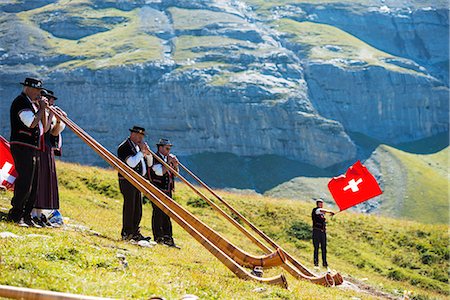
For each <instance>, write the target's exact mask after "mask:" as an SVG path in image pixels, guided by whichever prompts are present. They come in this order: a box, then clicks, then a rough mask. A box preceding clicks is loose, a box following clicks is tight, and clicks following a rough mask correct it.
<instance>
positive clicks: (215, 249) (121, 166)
mask: <svg viewBox="0 0 450 300" xmlns="http://www.w3.org/2000/svg"><path fill="white" fill-rule="evenodd" d="M50 110H52V112H53V113H54V114H55V115H56V116H57V117H58V118H60V119H61V120H62V121H63V122H64V123H65V124H66V125H67V127H69V128H70V129H71V130H72V131H73V132H74V133H75V134H76V135H78V137H80V138H81V139H82V140H83V141H84V142H85V143H86V144H88V145H89V146H90V147H91V148H92V149H93V150H94V151H95V152H97V154H99V155H100V156H101V157H102V158H103V159H104V160H105V161H106V162H108V163H109V164H110V165H111V166H112V167H113V168H115V169H116V170H117V171H118V172H119V173H120V174H122V176H123V177H124V178H125V179H126V180H128V181H129V182H130V183H131V184H132V185H133V186H135V187H136V188H137V189H139V190H140V191H141V192H142V193H143V194H144V195H145V196H146V197H147V198H148V199H149V200H150V201H152V202H153V203H154V204H155V205H156V206H158V208H160V209H161V210H162V211H163V212H164V213H166V214H167V215H168V216H169V217H171V218H172V219H173V220H174V221H175V222H177V223H178V224H179V225H180V226H181V228H183V229H184V230H186V231H187V232H188V233H189V234H190V235H191V236H192V237H193V238H195V239H196V240H197V241H198V242H199V243H201V244H202V245H203V246H204V247H205V248H206V249H207V250H208V251H209V252H210V253H211V254H213V255H214V256H215V257H216V258H217V259H219V261H220V262H222V263H223V264H224V265H225V266H226V267H228V268H229V269H230V270H231V271H232V272H233V273H235V274H236V275H237V276H238V277H239V278H242V279H247V280H255V281H259V282H265V283H269V284H275V285H280V286H283V287H285V288H287V281H286V278H285V277H284V275H279V276H275V277H272V278H260V277H257V276H254V275H252V274H250V273H249V272H247V271H246V270H245V269H243V268H242V267H241V266H240V265H239V264H238V263H237V262H236V261H235V260H234V259H233V257H232V255H233V253H229V251H227V250H228V248H227V246H229V244H227V241H226V240H224V239H222V240H220V244H222V245H218V244H216V243H214V242H212V241H210V240H209V239H208V237H209V236H208V232H203V231H202V228H196V225H194V224H191V223H189V222H188V221H186V220H185V219H184V218H183V217H181V216H180V215H179V214H178V213H177V212H176V211H175V210H179V209H177V207H176V206H175V205H173V204H176V202H175V201H173V200H172V199H171V198H168V197H167V196H166V195H165V194H164V193H162V192H160V191H159V190H158V189H157V188H156V187H154V186H153V185H152V184H151V183H150V182H148V181H146V180H145V179H144V178H142V177H141V176H140V175H139V174H137V173H136V172H135V171H134V170H133V169H131V168H130V167H129V166H128V165H126V164H125V163H124V162H122V161H121V160H120V159H118V158H117V157H116V156H115V155H113V154H112V153H111V152H109V151H108V150H107V149H106V148H104V147H103V146H102V145H100V144H99V143H98V142H97V141H95V139H93V138H92V137H91V136H89V135H88V134H87V133H86V132H84V130H82V129H81V128H79V127H78V125H76V124H75V123H74V122H72V121H71V120H70V119H69V118H68V117H66V116H64V115H63V114H61V113H60V112H59V111H57V110H56V109H54V108H53V107H50ZM155 194H156V195H159V197H158V196H156V195H155ZM223 246H225V247H223ZM235 248H237V247H235Z"/></svg>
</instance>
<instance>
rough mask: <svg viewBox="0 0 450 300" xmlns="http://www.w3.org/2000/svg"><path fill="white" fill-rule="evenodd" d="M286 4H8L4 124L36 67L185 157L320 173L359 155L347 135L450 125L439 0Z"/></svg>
mask: <svg viewBox="0 0 450 300" xmlns="http://www.w3.org/2000/svg"><path fill="white" fill-rule="evenodd" d="M282 4H283V5H280V4H278V2H277V1H260V0H249V1H235V0H227V1H217V0H213V1H144V0H133V1H111V0H105V1H99V0H76V1H68V0H58V1H57V0H42V1H32V2H30V1H23V0H17V1H16V0H14V1H13V0H8V1H4V2H2V4H0V32H1V33H2V34H1V35H0V44H1V49H0V61H1V62H2V63H1V65H0V78H1V79H2V82H3V84H2V87H1V89H0V98H1V99H5V100H6V99H9V100H7V101H1V102H0V133H1V134H2V135H4V136H8V133H9V123H8V122H7V120H8V115H7V112H8V107H9V103H10V102H9V101H11V100H12V99H13V97H14V96H15V95H16V94H17V93H18V92H19V89H20V86H19V85H18V84H17V83H18V82H19V81H20V80H23V77H25V76H30V75H33V76H37V77H42V78H44V79H45V83H46V85H47V86H48V87H49V88H51V89H52V90H55V91H56V92H57V94H58V96H59V100H60V101H59V105H60V106H61V107H62V108H64V109H65V110H66V111H67V112H68V113H69V115H70V116H71V117H72V118H73V119H74V120H75V121H76V122H77V123H79V124H80V126H82V127H83V128H85V129H86V130H87V131H89V132H92V134H93V136H94V137H95V138H96V139H98V140H99V141H100V142H101V143H102V144H104V145H105V146H106V147H107V148H109V149H113V148H115V147H116V146H117V145H118V144H119V143H120V142H121V137H122V136H125V135H126V134H127V132H128V131H127V128H129V127H130V126H133V125H134V124H139V125H141V126H143V127H145V128H147V129H148V131H149V132H151V139H152V141H153V140H154V141H156V140H158V138H159V137H162V136H165V137H170V138H171V140H172V141H174V142H175V144H176V145H177V150H178V153H179V154H182V155H184V156H192V155H201V154H202V153H205V152H213V153H228V154H233V155H238V156H251V157H259V156H264V155H278V156H281V157H285V158H287V159H289V160H295V161H298V162H300V163H303V164H307V165H311V166H314V167H317V168H321V169H323V168H328V167H332V166H336V165H339V164H342V163H346V162H348V161H352V160H355V159H357V158H361V157H359V156H358V153H357V149H356V146H355V141H354V140H353V139H352V137H351V136H350V135H349V132H359V133H362V134H365V135H367V136H370V137H372V138H377V139H379V140H380V141H381V142H383V143H400V142H409V141H415V140H418V139H421V138H426V137H430V136H434V135H436V134H439V133H444V132H448V101H447V100H448V93H449V90H448V82H447V80H445V78H446V76H447V77H448V65H446V64H445V62H446V59H448V45H447V44H448V40H447V41H446V40H445V38H436V36H440V37H446V36H448V29H447V28H448V18H446V17H445V12H447V11H448V9H447V10H446V7H445V6H444V5H443V4H442V2H441V1H437V2H436V1H425V2H423V1H414V2H412V3H407V2H403V1H385V3H384V4H380V3H379V2H378V1H361V2H357V3H354V2H352V1H346V0H345V1H344V0H343V1H320V5H317V4H316V3H312V2H311V1H298V0H290V1H282ZM385 6H386V8H385ZM380 7H381V8H383V9H381V8H380ZM361 24H364V26H360V25H361ZM373 24H376V28H385V29H386V30H381V29H380V30H376V33H373V32H374V31H375V30H373ZM446 29H447V34H445V33H446ZM411 32H413V33H414V34H413V36H410V34H409V33H411ZM435 35H436V36H435ZM383 41H384V42H383ZM436 41H438V42H436ZM403 48H407V50H405V51H402V49H403ZM445 74H447V75H445ZM86 108H88V109H86ZM115 116H120V118H115ZM94 120H95V121H94ZM112 120H114V121H112ZM65 143H66V146H67V147H66V153H67V154H68V155H67V156H65V159H68V160H71V161H74V162H82V163H89V164H101V161H100V160H98V159H97V158H96V156H95V155H93V154H92V153H91V152H90V151H89V150H88V149H87V147H84V146H83V144H82V143H80V142H79V141H78V139H77V138H76V137H75V136H74V135H72V134H67V136H66V138H65ZM227 171H229V170H227ZM259 180H261V179H259Z"/></svg>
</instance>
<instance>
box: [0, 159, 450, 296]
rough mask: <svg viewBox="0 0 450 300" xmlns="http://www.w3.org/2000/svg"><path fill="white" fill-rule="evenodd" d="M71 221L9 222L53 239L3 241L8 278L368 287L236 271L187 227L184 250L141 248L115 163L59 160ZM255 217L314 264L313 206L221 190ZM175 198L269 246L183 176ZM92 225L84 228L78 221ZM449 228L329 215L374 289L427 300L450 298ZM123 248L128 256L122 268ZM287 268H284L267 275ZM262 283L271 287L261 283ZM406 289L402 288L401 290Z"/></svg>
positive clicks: (200, 286) (81, 288)
mask: <svg viewBox="0 0 450 300" xmlns="http://www.w3.org/2000/svg"><path fill="white" fill-rule="evenodd" d="M57 168H58V175H59V181H60V191H61V212H62V214H63V215H64V216H65V217H66V218H68V219H67V220H66V223H67V225H68V228H67V229H66V230H64V229H52V230H51V229H41V230H38V229H23V228H19V227H17V226H15V225H13V224H10V223H5V222H0V232H2V231H10V232H13V233H15V234H18V235H21V236H26V235H27V234H30V233H38V234H42V235H46V236H48V237H49V238H38V237H26V238H24V239H20V240H18V239H2V240H1V241H2V242H1V243H0V257H1V260H0V273H1V274H2V276H1V277H0V284H7V285H14V286H24V287H33V288H41V289H48V290H54V291H64V292H72V293H80V294H86V295H95V296H106V297H117V298H133V297H134V298H148V297H150V296H152V295H160V296H163V297H165V298H167V299H177V298H180V297H181V296H182V295H184V294H189V293H190V294H196V295H198V296H199V297H201V298H205V299H231V298H233V299H261V298H263V299H264V298H265V299H330V298H334V299H336V298H339V299H349V298H351V297H358V298H362V299H366V298H373V296H370V295H368V294H364V293H359V292H357V291H353V290H346V289H340V288H324V287H320V286H317V285H313V284H310V283H308V282H304V281H298V280H295V279H294V278H292V277H291V276H289V275H287V279H288V281H289V284H290V290H284V289H281V288H279V287H274V286H268V285H263V284H258V283H255V282H247V281H243V280H240V279H238V278H237V277H235V276H234V275H233V274H232V273H231V272H230V271H229V270H228V269H227V268H226V267H224V266H223V265H222V264H221V263H220V262H219V261H218V260H217V259H215V258H214V257H213V256H212V255H211V254H210V253H209V252H208V251H206V250H205V249H204V248H203V247H201V246H200V244H198V243H197V242H196V241H195V240H194V239H192V238H191V237H190V236H189V235H188V234H187V233H186V232H184V231H183V230H182V229H181V228H180V227H179V226H177V225H175V226H174V236H175V239H176V241H177V242H178V244H180V245H181V246H182V250H175V249H168V248H163V247H162V246H155V247H154V248H149V249H147V248H139V247H137V246H133V245H131V244H128V243H125V242H121V241H119V232H120V227H121V206H122V199H121V195H120V193H119V191H118V186H117V174H116V172H114V171H110V170H105V169H99V168H92V167H83V166H79V165H75V164H68V163H61V162H58V164H57ZM218 192H219V194H221V195H222V196H223V197H224V198H225V199H226V200H227V201H228V202H230V203H231V204H232V205H234V206H235V207H236V208H237V209H238V210H240V211H241V212H242V213H243V214H244V215H246V216H247V217H248V218H249V219H250V220H252V221H253V222H254V223H256V224H257V225H258V226H260V227H261V228H262V229H263V230H264V231H265V232H266V233H267V234H269V235H270V236H271V237H273V238H274V239H276V240H277V241H278V242H279V243H280V244H282V245H283V246H284V247H285V249H286V250H288V251H289V252H291V253H292V254H294V255H295V256H296V257H298V258H299V259H300V260H301V261H302V262H304V263H305V264H306V265H307V266H308V267H311V265H312V264H311V254H312V245H311V241H310V240H309V239H308V234H309V226H308V225H309V223H310V216H309V214H310V210H311V208H312V206H311V205H308V204H305V203H302V202H299V201H292V200H286V199H274V198H267V197H261V196H258V195H242V194H233V193H227V192H224V191H218ZM10 197H11V193H6V194H0V209H2V210H3V211H6V209H7V208H9V199H10ZM175 200H176V201H177V202H179V203H180V204H182V205H183V206H184V207H186V208H188V209H189V210H190V211H192V212H194V213H195V214H196V215H197V216H198V217H199V218H200V219H202V220H203V221H205V222H207V223H208V224H210V225H211V226H212V227H213V228H214V229H216V230H217V231H219V232H221V233H222V234H223V235H224V236H226V237H227V238H228V239H229V240H230V241H232V242H233V243H235V244H236V245H238V246H239V247H242V248H243V249H244V250H246V251H248V252H251V253H255V254H258V253H261V252H260V251H259V250H258V249H257V248H256V247H255V246H253V245H251V244H250V243H249V242H248V241H247V240H246V239H244V238H243V237H242V234H240V233H239V232H238V231H237V230H236V229H234V228H233V227H232V226H231V225H230V224H228V223H227V222H225V221H224V220H223V219H222V218H218V217H217V214H216V213H214V211H213V210H212V209H211V208H209V207H206V206H205V205H204V203H203V202H202V201H200V200H199V199H198V197H197V196H196V195H195V194H194V193H193V192H191V191H190V190H188V189H187V188H186V186H184V185H182V184H178V186H177V190H176V193H175ZM150 224H151V206H150V205H145V206H144V218H143V220H142V224H141V225H142V231H143V232H144V234H150V232H151V225H150ZM75 225H83V226H85V228H86V229H89V230H83V227H79V226H78V227H74V226H75ZM448 238H449V235H448V226H446V225H425V224H420V223H414V222H405V221H399V220H393V219H388V218H383V217H375V216H366V215H359V214H353V213H348V212H346V213H341V214H338V215H337V216H336V217H335V218H334V219H333V220H330V222H329V262H330V264H331V265H332V267H333V268H335V269H337V270H339V271H341V272H342V273H344V275H347V276H352V277H354V278H368V281H367V283H368V284H370V285H371V286H372V287H373V288H374V289H380V290H383V291H385V292H390V293H397V295H399V294H403V290H410V291H412V292H413V294H414V295H415V296H416V297H422V299H424V298H426V297H428V298H429V299H434V298H441V299H444V298H446V297H447V296H448V285H447V280H448V274H447V273H446V271H445V270H448V267H449V265H448V259H449V250H448V248H447V242H448ZM118 253H123V254H125V255H126V257H127V261H128V263H129V268H126V269H124V268H122V267H121V265H120V263H119V260H118V259H117V258H116V255H117V254H118ZM279 273H283V271H282V270H281V269H279V268H277V269H274V270H270V271H267V272H266V275H275V274H279ZM258 287H262V288H263V289H264V290H263V291H262V292H261V293H257V292H254V291H253V290H254V289H256V288H258ZM396 291H397V292H396Z"/></svg>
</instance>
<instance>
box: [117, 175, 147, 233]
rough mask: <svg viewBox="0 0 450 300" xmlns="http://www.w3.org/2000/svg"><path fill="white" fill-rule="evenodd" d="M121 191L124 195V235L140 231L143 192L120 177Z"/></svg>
mask: <svg viewBox="0 0 450 300" xmlns="http://www.w3.org/2000/svg"><path fill="white" fill-rule="evenodd" d="M119 188H120V192H121V193H122V195H123V211H122V232H121V234H122V236H127V235H130V234H136V233H138V232H139V224H140V223H141V219H142V194H141V192H140V191H139V190H138V189H137V188H135V187H134V186H133V185H132V184H131V183H129V182H128V181H127V180H126V179H123V178H120V179H119Z"/></svg>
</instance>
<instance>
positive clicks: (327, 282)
mask: <svg viewBox="0 0 450 300" xmlns="http://www.w3.org/2000/svg"><path fill="white" fill-rule="evenodd" d="M150 153H151V154H152V155H153V157H154V158H155V159H156V160H158V162H160V163H161V164H162V165H164V166H165V167H166V168H167V169H169V170H170V171H171V172H173V173H174V174H175V175H176V176H177V177H178V178H180V179H181V181H183V182H184V183H185V184H186V185H188V186H189V187H190V188H191V189H192V190H193V191H195V193H197V195H199V196H200V197H201V198H202V199H203V200H205V201H206V202H207V203H208V204H209V205H211V206H212V207H213V208H214V209H215V210H216V211H218V212H219V213H220V214H221V215H222V216H223V217H225V219H227V220H228V221H229V222H230V223H232V224H233V225H234V226H235V227H236V228H238V229H239V230H240V231H241V232H242V233H243V234H244V235H245V236H246V237H248V238H249V239H250V240H251V241H252V242H253V243H255V244H256V245H258V246H259V247H260V248H261V249H262V250H263V251H265V252H266V253H271V252H272V250H271V249H270V248H269V247H267V246H266V245H265V244H264V243H262V242H261V241H260V240H259V239H258V238H256V237H255V236H254V235H253V234H252V233H251V232H249V231H248V230H247V229H246V228H245V227H244V226H242V225H241V224H239V223H238V222H237V221H236V220H235V219H234V218H232V217H231V216H230V215H228V214H227V213H226V212H225V211H223V210H222V209H221V208H220V207H219V206H217V205H216V204H215V203H214V202H212V201H211V200H210V199H209V198H208V197H206V196H205V195H204V194H203V193H202V192H201V191H199V190H198V189H197V188H196V187H195V186H194V185H192V184H191V183H190V182H189V181H188V180H186V179H185V178H184V177H183V176H182V175H181V174H180V173H179V172H178V171H177V170H175V169H174V168H172V167H171V166H170V165H169V164H168V163H166V162H165V161H164V160H163V159H161V158H160V157H159V156H158V155H156V154H155V153H154V152H153V151H151V150H150ZM179 165H180V166H181V167H182V168H183V169H184V170H185V171H186V172H187V173H188V174H189V175H191V176H192V177H194V179H196V180H197V181H198V182H199V183H200V184H201V185H203V186H204V187H206V188H207V189H208V190H211V191H212V189H210V188H209V187H208V186H207V185H206V184H205V183H203V182H202V181H201V180H200V179H199V178H198V177H197V176H195V175H194V174H193V173H192V172H191V171H190V170H188V169H187V168H186V167H185V166H183V165H182V164H181V163H179ZM217 197H219V196H218V195H217ZM227 204H228V203H227ZM230 207H231V206H230ZM231 208H232V207H231ZM232 210H233V212H236V215H238V216H242V215H241V214H240V213H238V212H237V211H236V210H235V209H234V208H232ZM243 218H244V217H243ZM247 222H249V223H250V221H248V220H247ZM252 225H253V224H252ZM252 228H255V229H257V228H256V226H254V225H253V227H252ZM257 232H258V233H259V234H260V235H261V233H262V234H263V235H264V233H263V232H262V231H260V230H259V229H257ZM275 248H276V249H277V251H280V248H279V247H275ZM282 252H283V251H282ZM283 253H284V252H283ZM281 266H282V267H283V268H284V269H285V270H286V271H288V272H289V273H290V274H291V275H293V276H294V277H296V278H298V279H303V280H308V281H310V282H313V283H317V284H321V285H324V286H333V285H334V284H335V280H334V278H333V276H331V275H330V274H324V275H322V276H317V275H314V274H312V273H310V274H305V273H302V272H301V270H302V269H296V268H295V267H293V266H292V265H291V264H286V263H284V264H283V265H281ZM266 267H268V266H266ZM299 270H300V271H299ZM339 276H340V275H339ZM334 277H336V276H334ZM338 282H339V281H338Z"/></svg>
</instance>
